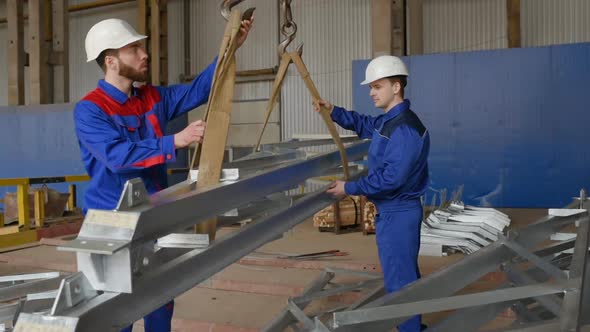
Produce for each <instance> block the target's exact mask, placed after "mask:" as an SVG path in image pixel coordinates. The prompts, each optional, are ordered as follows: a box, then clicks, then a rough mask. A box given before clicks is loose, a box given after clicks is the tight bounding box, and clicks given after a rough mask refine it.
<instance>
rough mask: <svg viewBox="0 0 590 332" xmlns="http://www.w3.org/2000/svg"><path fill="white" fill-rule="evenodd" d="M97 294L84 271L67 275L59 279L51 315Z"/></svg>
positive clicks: (57, 313)
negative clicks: (59, 282)
mask: <svg viewBox="0 0 590 332" xmlns="http://www.w3.org/2000/svg"><path fill="white" fill-rule="evenodd" d="M97 295H98V292H97V291H96V290H95V289H94V288H92V286H91V285H90V282H89V281H88V279H86V277H85V276H84V273H82V272H77V273H75V274H72V275H70V276H67V277H65V278H64V279H63V280H62V281H61V285H60V286H59V290H58V291H57V296H56V298H55V302H54V303H53V307H52V308H51V315H52V316H55V315H59V314H61V313H63V312H64V311H66V310H67V309H70V308H72V307H73V306H75V305H77V304H78V303H81V302H83V301H85V300H89V299H91V298H93V297H95V296H97Z"/></svg>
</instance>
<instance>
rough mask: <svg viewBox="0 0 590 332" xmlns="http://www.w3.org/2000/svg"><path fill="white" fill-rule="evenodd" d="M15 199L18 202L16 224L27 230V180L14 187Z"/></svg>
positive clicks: (28, 223)
mask: <svg viewBox="0 0 590 332" xmlns="http://www.w3.org/2000/svg"><path fill="white" fill-rule="evenodd" d="M16 200H17V203H18V226H19V227H21V228H22V229H23V230H28V229H29V228H30V226H31V224H30V222H29V181H28V180H27V182H26V184H20V185H17V187H16Z"/></svg>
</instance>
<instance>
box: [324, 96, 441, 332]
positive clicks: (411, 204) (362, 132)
mask: <svg viewBox="0 0 590 332" xmlns="http://www.w3.org/2000/svg"><path fill="white" fill-rule="evenodd" d="M332 120H334V122H336V123H338V124H339V125H340V126H342V127H343V128H345V129H349V130H353V131H355V132H356V133H357V134H358V136H359V137H360V138H371V139H372V141H371V145H370V147H369V158H368V159H369V171H368V175H367V176H365V177H363V178H360V179H359V180H357V181H353V182H347V183H346V184H345V187H344V188H345V191H346V194H348V195H365V196H367V198H368V199H369V200H370V201H371V202H373V203H374V204H375V206H376V208H377V217H376V220H375V227H376V240H377V248H378V251H379V260H380V262H381V268H382V270H383V276H384V279H385V288H386V290H387V292H388V293H391V292H395V291H397V290H399V289H400V288H402V287H404V286H405V285H407V284H409V283H411V282H413V281H415V280H417V279H419V278H420V271H419V269H418V251H419V249H420V224H421V221H422V205H421V202H420V196H422V195H423V194H424V193H425V191H426V188H427V185H428V161H427V160H428V152H429V150H430V136H429V133H428V130H427V129H426V127H424V125H423V124H422V122H421V121H420V119H419V118H418V116H417V115H416V114H415V113H414V112H412V111H411V110H410V101H409V100H404V101H403V102H402V103H400V104H398V105H396V106H395V107H393V108H392V109H391V110H389V111H388V112H387V113H385V114H382V115H380V116H377V117H371V116H367V115H361V114H359V113H356V112H350V111H347V110H345V109H343V108H341V107H334V109H333V111H332ZM420 320H421V318H420V316H415V317H413V318H411V319H409V320H407V321H406V322H404V323H403V324H400V325H399V326H398V329H399V331H400V332H417V331H420Z"/></svg>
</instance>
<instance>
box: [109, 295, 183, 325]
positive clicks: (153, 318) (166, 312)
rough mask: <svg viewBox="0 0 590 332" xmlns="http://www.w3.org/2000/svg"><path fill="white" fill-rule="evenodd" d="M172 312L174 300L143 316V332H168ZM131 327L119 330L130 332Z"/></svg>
mask: <svg viewBox="0 0 590 332" xmlns="http://www.w3.org/2000/svg"><path fill="white" fill-rule="evenodd" d="M173 313H174V300H172V301H170V302H168V304H166V305H164V306H162V307H160V308H158V309H156V310H154V311H152V312H151V313H150V314H148V315H147V316H145V317H143V324H144V326H145V332H170V331H171V330H172V314H173ZM132 328H133V325H131V326H129V327H126V328H124V329H122V330H121V332H131V330H132Z"/></svg>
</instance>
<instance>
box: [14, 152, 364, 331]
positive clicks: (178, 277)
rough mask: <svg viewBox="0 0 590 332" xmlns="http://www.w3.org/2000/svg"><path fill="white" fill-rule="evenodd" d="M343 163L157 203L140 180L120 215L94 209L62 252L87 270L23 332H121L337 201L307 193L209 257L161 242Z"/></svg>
mask: <svg viewBox="0 0 590 332" xmlns="http://www.w3.org/2000/svg"><path fill="white" fill-rule="evenodd" d="M369 144H370V142H368V141H362V142H359V143H356V144H352V145H350V146H348V147H347V148H346V152H347V155H348V157H349V159H350V160H359V159H362V158H364V157H365V156H366V154H367V150H368V146H369ZM340 163H341V160H340V155H339V152H338V151H335V152H331V153H326V154H322V155H319V156H316V157H313V158H310V159H307V160H300V161H295V162H291V163H283V164H281V165H280V167H275V168H270V169H268V168H267V169H264V170H261V171H259V172H253V173H252V172H250V174H249V175H247V176H246V177H245V178H243V179H240V180H238V181H234V182H221V183H219V184H218V185H215V186H210V187H208V188H204V189H203V188H197V189H195V183H194V182H191V181H188V180H187V181H185V182H182V183H180V184H178V185H176V186H173V187H170V188H168V189H167V190H165V191H163V192H160V193H158V194H155V195H152V196H151V197H149V196H148V195H147V192H146V190H145V188H144V186H143V183H142V182H141V181H137V180H131V181H128V182H127V184H126V185H125V189H124V191H123V193H122V195H121V199H120V201H119V205H118V207H117V209H116V210H113V211H99V210H89V211H88V213H87V215H86V218H85V220H84V224H83V226H82V229H81V230H80V233H79V235H78V237H77V238H76V239H75V240H73V241H70V242H69V243H68V244H66V245H64V246H62V247H60V248H59V249H60V250H67V251H73V252H76V257H77V262H78V269H79V272H77V273H74V274H71V275H68V276H66V277H65V278H63V280H61V284H60V287H59V290H58V292H57V294H56V298H55V301H54V302H53V305H52V307H51V310H50V311H49V312H46V313H44V314H32V313H29V312H27V311H26V310H25V311H23V312H21V313H20V314H19V317H18V320H17V323H16V326H15V329H14V331H29V330H30V329H31V328H32V327H35V328H40V329H41V330H48V331H49V330H51V329H56V328H57V329H59V331H68V332H69V331H71V332H73V331H85V332H86V331H89V332H91V331H118V330H120V329H121V328H122V327H124V326H127V325H129V324H130V323H132V322H134V321H136V320H138V319H140V318H141V317H143V316H144V315H146V314H147V313H149V312H151V311H152V310H154V309H155V308H158V307H160V306H162V305H163V304H165V303H167V302H168V301H170V300H171V299H173V298H174V297H176V296H178V295H180V294H182V293H183V292H185V291H187V290H189V289H190V288H192V287H194V286H196V285H197V284H199V283H200V282H202V281H204V280H206V279H207V278H209V277H211V276H213V275H214V274H215V273H217V272H219V271H221V270H222V269H223V268H225V267H226V266H228V265H230V264H232V263H233V262H235V261H237V260H239V259H240V258H242V257H243V256H246V255H247V254H248V253H250V252H252V251H254V250H255V249H256V248H258V247H260V246H262V245H264V244H265V243H268V242H270V241H272V240H275V239H277V238H280V237H281V236H282V234H283V233H284V232H286V231H288V230H289V229H291V228H292V227H294V226H295V225H297V224H299V223H300V222H302V221H304V220H306V219H307V218H309V217H311V216H312V215H313V214H314V213H315V212H317V211H319V210H321V209H322V208H324V207H325V206H327V205H329V204H331V203H333V202H334V201H335V199H334V198H333V197H332V196H330V195H328V194H326V193H325V192H324V191H323V190H322V191H319V192H316V193H312V194H308V195H305V196H303V197H302V198H300V199H298V200H296V201H294V202H293V203H292V204H291V206H289V207H287V208H284V209H281V210H278V211H277V212H275V213H273V214H271V215H268V216H265V217H264V218H263V219H262V220H259V221H257V222H255V223H252V224H250V225H247V226H246V227H243V228H242V229H240V230H239V231H236V232H234V233H231V234H229V235H228V236H226V237H224V238H221V239H218V240H216V241H214V242H213V243H212V244H211V245H210V246H209V247H208V248H207V249H206V250H204V251H203V250H202V249H195V250H191V249H178V248H155V246H154V242H155V240H156V239H158V238H160V237H162V236H165V235H167V234H170V233H173V232H176V231H182V230H184V229H187V228H189V227H191V226H193V225H194V224H196V223H200V222H203V221H205V220H207V219H208V218H210V217H212V216H216V215H218V214H221V213H223V212H225V211H227V210H230V209H232V208H238V207H241V206H244V205H246V204H247V203H249V202H252V201H254V200H260V199H262V198H264V197H265V196H268V195H270V194H273V193H276V192H280V191H285V190H288V189H291V188H294V187H297V185H299V184H301V183H303V182H304V181H305V180H306V179H308V178H310V177H316V176H320V175H324V173H325V172H326V171H329V170H332V169H334V168H336V167H338V166H339V165H340ZM361 174H362V173H361V172H357V174H356V176H359V175H361ZM283 204H284V202H283Z"/></svg>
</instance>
